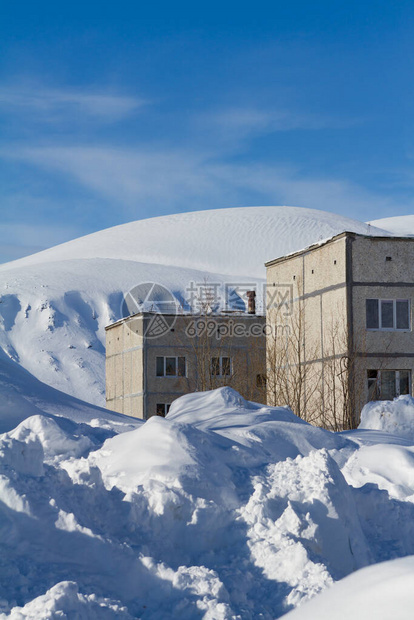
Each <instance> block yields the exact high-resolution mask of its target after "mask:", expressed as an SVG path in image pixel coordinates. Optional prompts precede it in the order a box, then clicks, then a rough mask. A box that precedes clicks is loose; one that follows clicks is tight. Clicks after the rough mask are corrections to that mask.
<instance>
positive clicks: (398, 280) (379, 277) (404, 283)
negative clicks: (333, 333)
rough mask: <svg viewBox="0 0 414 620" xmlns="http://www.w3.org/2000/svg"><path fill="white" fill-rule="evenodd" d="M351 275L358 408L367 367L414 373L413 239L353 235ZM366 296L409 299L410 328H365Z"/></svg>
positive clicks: (365, 387)
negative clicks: (357, 364)
mask: <svg viewBox="0 0 414 620" xmlns="http://www.w3.org/2000/svg"><path fill="white" fill-rule="evenodd" d="M387 257H389V258H391V260H387ZM352 276H353V287H352V299H353V330H354V339H355V342H356V349H357V350H358V351H359V354H360V357H361V359H360V361H359V373H358V386H357V387H356V400H357V410H358V411H360V410H361V409H362V407H363V405H364V404H365V403H366V402H367V400H368V385H367V370H381V369H383V370H387V369H389V370H403V369H405V370H410V371H411V379H412V377H413V375H414V331H413V325H414V323H413V320H414V239H399V238H392V237H391V238H389V239H388V238H375V237H374V238H367V237H358V236H357V237H355V239H354V240H353V242H352ZM366 299H393V300H394V299H395V300H396V299H408V300H410V329H408V330H404V331H381V330H378V331H377V330H374V331H372V330H367V328H366V309H365V301H366ZM412 390H413V385H412V384H411V393H412Z"/></svg>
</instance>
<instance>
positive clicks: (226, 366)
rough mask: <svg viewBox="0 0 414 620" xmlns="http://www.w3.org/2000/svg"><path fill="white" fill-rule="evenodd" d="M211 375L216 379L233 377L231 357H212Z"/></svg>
mask: <svg viewBox="0 0 414 620" xmlns="http://www.w3.org/2000/svg"><path fill="white" fill-rule="evenodd" d="M211 374H212V375H214V376H216V377H228V376H230V375H231V358H230V357H212V358H211Z"/></svg>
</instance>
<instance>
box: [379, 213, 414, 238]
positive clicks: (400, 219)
mask: <svg viewBox="0 0 414 620" xmlns="http://www.w3.org/2000/svg"><path fill="white" fill-rule="evenodd" d="M370 224H371V225H372V226H375V227H376V228H384V229H385V230H387V231H389V232H391V233H392V234H393V235H401V236H402V237H406V236H409V237H411V236H414V215H397V216H394V217H385V218H382V219H380V220H372V222H370Z"/></svg>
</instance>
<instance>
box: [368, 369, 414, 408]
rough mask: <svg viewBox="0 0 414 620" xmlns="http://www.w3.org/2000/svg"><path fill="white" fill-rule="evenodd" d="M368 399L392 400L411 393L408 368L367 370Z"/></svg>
mask: <svg viewBox="0 0 414 620" xmlns="http://www.w3.org/2000/svg"><path fill="white" fill-rule="evenodd" d="M367 381H368V400H369V401H370V400H392V399H393V398H396V397H397V396H401V395H402V394H410V393H411V372H410V371H409V370H368V371H367Z"/></svg>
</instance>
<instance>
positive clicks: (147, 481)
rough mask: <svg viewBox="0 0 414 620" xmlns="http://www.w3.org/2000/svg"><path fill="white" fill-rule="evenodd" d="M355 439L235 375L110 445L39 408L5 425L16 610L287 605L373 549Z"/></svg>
mask: <svg viewBox="0 0 414 620" xmlns="http://www.w3.org/2000/svg"><path fill="white" fill-rule="evenodd" d="M83 432H84V433H85V434H82V433H83ZM102 442H103V443H102ZM354 449H355V444H353V443H352V442H349V441H348V440H346V439H344V438H343V437H341V436H339V435H334V434H332V433H329V432H327V431H324V430H322V429H317V428H313V427H311V426H309V425H308V424H305V423H304V422H303V421H301V420H299V419H298V418H296V417H295V416H294V415H293V414H292V413H291V412H290V411H288V410H287V409H286V408H277V407H276V408H271V407H263V406H261V405H258V404H256V403H249V402H247V401H245V400H243V399H242V398H241V397H240V395H239V394H237V393H236V392H234V390H231V389H230V388H222V389H219V390H215V391H213V392H207V393H200V394H193V395H188V396H186V397H183V398H182V399H180V400H178V401H176V402H175V403H174V406H173V407H172V408H171V411H170V414H169V415H168V417H167V418H166V419H163V418H157V417H155V418H151V419H150V420H149V421H148V422H146V423H145V424H140V425H139V426H138V427H137V428H136V429H134V430H131V431H127V432H123V433H122V434H120V435H115V436H113V437H109V438H107V439H105V440H104V437H101V443H99V437H98V436H93V437H91V435H90V427H87V425H83V426H82V425H75V424H74V423H69V422H68V423H67V425H66V426H65V427H62V425H59V424H58V420H54V419H51V418H49V417H45V416H40V415H36V416H33V417H30V418H28V419H27V420H24V421H23V422H22V423H21V424H20V425H19V426H18V427H17V428H16V429H14V430H13V431H11V432H9V433H6V434H5V435H2V436H0V481H1V482H2V484H0V522H1V523H2V526H1V528H0V545H1V553H0V558H1V560H0V562H1V570H2V574H3V575H4V576H5V578H4V579H3V580H2V581H1V582H0V599H1V600H2V601H3V603H2V605H3V611H4V612H5V613H12V614H13V615H12V617H13V618H14V617H16V618H20V617H21V618H25V617H36V614H37V613H38V611H37V610H38V609H40V608H41V607H42V606H43V607H44V608H45V609H46V611H47V613H49V616H50V617H53V614H55V615H56V616H57V615H58V613H60V614H63V613H67V614H69V610H73V611H70V613H73V615H74V616H76V617H83V616H84V617H88V618H89V617H91V618H94V617H102V618H104V617H108V618H111V617H115V615H116V614H119V616H120V617H126V618H127V617H129V616H128V614H129V615H130V616H131V617H140V618H143V619H145V618H159V617H162V618H178V617H180V618H189V619H190V618H195V617H200V618H206V619H211V620H219V619H221V618H223V619H230V618H236V617H240V618H246V619H253V618H257V617H263V618H265V619H269V620H270V619H271V618H275V617H277V616H279V615H281V614H282V613H284V612H285V611H287V610H288V609H290V608H292V607H293V606H295V605H297V604H298V603H299V602H302V601H304V600H307V599H308V598H310V597H312V596H313V595H315V593H318V592H320V591H322V590H323V589H324V588H325V587H326V586H327V585H330V584H331V583H332V582H333V581H335V580H337V579H339V578H341V577H343V576H344V575H347V574H348V573H349V572H351V571H353V570H355V569H357V568H359V567H361V566H364V565H365V564H367V562H368V561H369V557H368V548H367V543H366V539H365V535H364V533H363V531H362V529H361V527H360V525H359V520H358V516H357V509H356V506H355V502H354V497H353V493H352V489H351V487H349V486H348V485H347V484H346V482H345V480H344V478H343V476H342V474H341V471H340V469H339V466H338V465H337V463H336V461H335V458H336V455H338V454H340V453H342V452H344V453H346V454H348V452H349V451H352V450H354ZM45 613H46V612H45ZM19 614H20V615H19ZM82 614H83V616H82ZM88 614H89V615H88ZM99 614H101V616H99ZM49 616H47V615H46V616H45V617H49Z"/></svg>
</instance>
